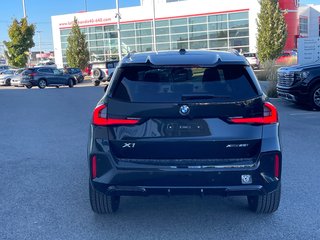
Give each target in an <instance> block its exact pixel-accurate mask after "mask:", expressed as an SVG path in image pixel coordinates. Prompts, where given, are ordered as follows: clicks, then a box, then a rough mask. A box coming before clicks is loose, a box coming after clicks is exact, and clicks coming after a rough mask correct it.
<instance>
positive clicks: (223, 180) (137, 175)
mask: <svg viewBox="0 0 320 240" xmlns="http://www.w3.org/2000/svg"><path fill="white" fill-rule="evenodd" d="M274 154H275V153H268V154H266V155H264V156H262V157H261V158H260V159H261V160H259V161H258V162H257V163H256V164H254V165H253V166H241V167H217V168H215V167H199V168H194V167H192V168H188V167H186V168H177V167H170V166H166V167H160V166H148V167H139V164H138V165H136V166H133V165H122V166H120V165H121V164H120V165H118V164H115V163H113V162H112V161H108V159H106V158H104V157H101V156H97V173H98V174H97V177H96V178H94V179H91V184H92V185H93V187H94V188H95V189H97V190H98V191H100V192H103V193H105V194H107V195H127V196H132V195H138V196H139V195H140V196H147V195H171V194H172V195H176V194H187V195H193V194H196V195H202V194H203V195H210V194H213V195H223V196H228V195H238V196H239V195H260V194H265V193H268V192H272V191H274V190H275V189H276V188H277V187H278V185H279V182H280V178H277V177H274V172H273V171H274V165H273V158H272V156H274ZM278 154H280V153H279V152H278ZM280 156H281V154H280ZM280 159H281V157H280ZM90 161H91V160H89V166H90V169H91V165H90V163H91V162H90ZM105 161H107V162H105ZM280 163H281V161H280ZM280 166H281V164H280ZM280 169H281V168H280ZM243 175H250V176H251V179H252V182H251V183H249V184H244V183H243V182H242V176H243ZM91 176H92V174H91Z"/></svg>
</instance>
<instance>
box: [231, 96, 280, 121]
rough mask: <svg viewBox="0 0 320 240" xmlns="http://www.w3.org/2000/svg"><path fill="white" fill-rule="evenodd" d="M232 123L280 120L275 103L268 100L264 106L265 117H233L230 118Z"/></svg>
mask: <svg viewBox="0 0 320 240" xmlns="http://www.w3.org/2000/svg"><path fill="white" fill-rule="evenodd" d="M229 120H230V122H232V123H239V124H260V125H266V124H273V123H277V122H278V112H277V109H276V107H275V106H274V105H272V104H271V103H269V102H266V103H265V104H264V107H263V117H250V118H243V117H233V118H230V119H229Z"/></svg>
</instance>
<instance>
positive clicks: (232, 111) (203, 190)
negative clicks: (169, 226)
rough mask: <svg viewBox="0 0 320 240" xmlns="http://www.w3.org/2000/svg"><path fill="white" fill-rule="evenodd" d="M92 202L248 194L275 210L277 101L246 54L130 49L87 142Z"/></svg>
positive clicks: (96, 205) (109, 206)
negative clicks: (269, 98) (270, 98)
mask: <svg viewBox="0 0 320 240" xmlns="http://www.w3.org/2000/svg"><path fill="white" fill-rule="evenodd" d="M88 163H89V169H90V180H89V194H90V202H91V207H92V210H93V211H94V212H96V213H113V212H115V211H117V210H118V208H119V203H120V196H128V195H138V196H147V195H153V194H162V195H173V194H198V195H208V194H219V195H225V196H228V195H242V196H247V198H248V204H249V207H250V208H251V210H253V211H255V212H257V213H271V212H274V211H276V210H277V209H278V206H279V202H280V188H281V184H280V183H281V181H280V180H281V165H282V154H281V147H280V142H279V123H278V114H277V110H276V108H275V107H274V106H273V105H272V104H271V103H269V102H267V100H266V97H265V94H264V93H263V92H262V90H261V88H260V86H259V83H258V81H257V79H256V77H255V75H254V73H253V71H252V69H251V67H250V66H249V65H248V63H247V61H246V60H245V59H244V58H243V57H242V56H240V55H238V54H236V53H230V52H214V51H202V50H201V51H191V50H190V51H189V50H188V51H186V50H184V49H182V50H180V51H167V52H149V53H136V54H132V55H128V56H127V57H125V58H124V59H123V60H122V61H121V62H120V63H119V67H118V68H117V69H116V71H115V72H114V75H113V78H112V79H111V82H110V85H109V87H108V89H107V91H106V93H105V95H104V96H103V98H102V99H101V100H100V101H99V103H98V105H97V106H96V108H95V109H94V111H93V117H92V123H91V126H90V136H89V144H88Z"/></svg>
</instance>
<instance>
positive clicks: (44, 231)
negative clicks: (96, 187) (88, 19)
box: [0, 83, 320, 240]
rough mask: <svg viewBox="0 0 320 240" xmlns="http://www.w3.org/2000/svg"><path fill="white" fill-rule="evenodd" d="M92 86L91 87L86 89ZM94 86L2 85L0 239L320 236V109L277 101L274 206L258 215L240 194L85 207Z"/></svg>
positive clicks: (97, 92)
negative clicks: (104, 211)
mask: <svg viewBox="0 0 320 240" xmlns="http://www.w3.org/2000/svg"><path fill="white" fill-rule="evenodd" d="M89 86H90V87H89ZM102 94H103V88H102V87H91V83H88V86H85V85H78V86H75V88H68V87H62V88H59V89H56V88H46V89H44V90H41V89H38V88H33V89H30V90H28V89H25V88H21V89H20V88H19V89H15V88H12V87H7V88H1V90H0V114H1V117H0V149H1V151H0V161H1V164H0V181H1V187H0V239H10V240H11V239H12V240H17V239H19V240H20V239H33V240H35V239H54V240H56V239H320V207H319V199H320V180H319V178H320V164H319V148H320V144H319V133H320V121H319V119H320V112H316V111H309V110H308V109H304V108H302V107H297V106H295V105H293V104H291V103H287V102H283V101H281V100H272V102H273V103H274V104H275V105H276V106H277V107H278V110H279V114H280V122H281V133H280V134H281V140H282V146H283V158H284V162H283V180H282V202H281V204H280V208H279V210H278V211H277V212H276V213H274V214H271V215H256V214H254V213H252V212H250V211H248V209H247V202H246V199H245V198H243V197H229V198H224V197H219V196H205V197H204V198H201V197H199V196H173V197H164V196H152V197H124V198H122V199H121V201H122V202H121V205H120V210H119V212H118V213H117V214H115V215H113V216H98V215H95V214H94V213H93V212H92V211H91V209H90V205H89V197H88V177H89V176H88V171H87V163H86V144H87V136H88V126H89V122H90V118H91V112H92V109H93V108H94V106H95V104H96V103H97V101H98V100H99V99H100V97H101V96H102Z"/></svg>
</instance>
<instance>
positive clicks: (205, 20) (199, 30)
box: [60, 11, 249, 63]
mask: <svg viewBox="0 0 320 240" xmlns="http://www.w3.org/2000/svg"><path fill="white" fill-rule="evenodd" d="M248 15H249V14H248V11H244V12H235V13H224V14H212V15H205V16H195V17H181V18H174V19H167V20H157V21H156V24H155V25H156V26H155V28H156V43H157V50H159V51H160V50H174V49H181V48H185V49H213V50H227V49H230V48H234V49H238V50H240V49H242V51H243V52H246V51H249V16H248ZM120 30H121V46H122V52H123V53H124V54H126V53H128V52H132V51H136V52H144V51H152V50H153V49H152V48H153V36H152V34H153V23H152V21H145V22H143V21H139V22H134V23H122V24H121V25H120ZM82 31H83V32H84V33H85V34H86V37H87V41H88V47H89V52H90V61H105V60H112V59H116V58H117V57H118V51H117V48H118V34H117V30H116V25H106V26H97V27H87V28H82ZM69 33H70V29H66V30H65V29H64V30H61V31H60V36H61V47H62V52H63V62H64V63H65V62H66V58H65V51H66V47H67V38H68V35H69Z"/></svg>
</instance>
